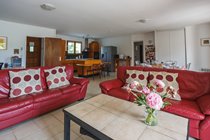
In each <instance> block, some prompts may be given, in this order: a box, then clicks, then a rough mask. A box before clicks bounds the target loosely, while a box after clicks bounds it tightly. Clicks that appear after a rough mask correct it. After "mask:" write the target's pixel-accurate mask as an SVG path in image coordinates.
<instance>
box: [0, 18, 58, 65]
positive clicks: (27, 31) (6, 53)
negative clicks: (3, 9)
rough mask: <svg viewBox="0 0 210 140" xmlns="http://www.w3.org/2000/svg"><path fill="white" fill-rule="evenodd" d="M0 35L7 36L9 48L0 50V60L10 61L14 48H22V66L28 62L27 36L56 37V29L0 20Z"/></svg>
mask: <svg viewBox="0 0 210 140" xmlns="http://www.w3.org/2000/svg"><path fill="white" fill-rule="evenodd" d="M0 36H6V37H7V39H8V40H7V50H0V61H1V62H9V63H10V58H11V56H14V49H20V54H19V56H20V57H21V58H22V66H24V67H25V63H26V52H25V51H26V37H27V36H33V37H55V36H56V30H55V29H50V28H44V27H39V26H32V25H26V24H20V23H14V22H7V21H3V20H0Z"/></svg>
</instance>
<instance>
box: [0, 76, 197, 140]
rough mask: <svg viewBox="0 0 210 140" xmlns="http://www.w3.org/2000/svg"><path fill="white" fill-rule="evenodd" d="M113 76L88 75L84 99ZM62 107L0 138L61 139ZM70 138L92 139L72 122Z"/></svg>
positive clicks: (7, 131) (15, 128) (25, 123)
mask: <svg viewBox="0 0 210 140" xmlns="http://www.w3.org/2000/svg"><path fill="white" fill-rule="evenodd" d="M114 77H115V73H111V76H106V77H102V78H101V79H100V78H99V77H97V76H96V77H95V80H93V79H92V78H91V77H90V78H89V79H90V84H89V86H88V90H87V96H86V99H87V98H90V97H92V96H96V95H97V94H100V92H101V91H100V88H99V83H100V82H101V81H104V80H109V79H113V78H114ZM62 109H63V108H60V109H58V110H55V111H53V112H50V113H47V114H45V115H42V116H40V117H36V118H33V119H30V120H28V121H25V122H22V123H19V124H17V125H15V126H12V127H9V128H7V129H4V130H1V131H0V140H63V129H64V128H63V122H64V120H63V118H64V115H63V111H62ZM81 111H84V110H81ZM119 111H122V110H119ZM84 113H85V112H84ZM71 140H92V139H91V138H89V137H88V136H84V135H81V134H80V133H79V126H78V125H77V124H75V123H73V122H72V123H71ZM192 140H193V139H192Z"/></svg>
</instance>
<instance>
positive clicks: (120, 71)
mask: <svg viewBox="0 0 210 140" xmlns="http://www.w3.org/2000/svg"><path fill="white" fill-rule="evenodd" d="M143 69H144V67H141V66H139V67H130V66H119V67H118V68H117V79H119V80H121V81H123V82H124V83H125V82H126V81H125V80H126V70H140V71H143Z"/></svg>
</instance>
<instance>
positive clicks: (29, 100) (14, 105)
mask: <svg viewBox="0 0 210 140" xmlns="http://www.w3.org/2000/svg"><path fill="white" fill-rule="evenodd" d="M31 104H33V97H32V96H30V95H23V96H20V97H17V98H5V99H0V114H2V113H5V112H10V111H13V110H18V109H20V108H23V107H25V106H28V105H31Z"/></svg>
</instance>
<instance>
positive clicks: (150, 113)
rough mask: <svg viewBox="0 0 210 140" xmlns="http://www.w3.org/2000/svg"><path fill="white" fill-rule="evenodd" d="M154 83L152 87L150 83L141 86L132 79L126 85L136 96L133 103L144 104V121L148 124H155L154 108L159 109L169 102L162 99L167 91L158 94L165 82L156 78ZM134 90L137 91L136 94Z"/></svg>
mask: <svg viewBox="0 0 210 140" xmlns="http://www.w3.org/2000/svg"><path fill="white" fill-rule="evenodd" d="M154 85H155V86H154V87H153V86H151V85H148V86H142V85H140V84H139V83H138V82H136V81H133V82H132V83H131V84H129V85H128V86H127V87H128V88H127V90H128V92H130V93H132V94H133V95H134V96H135V97H136V98H135V101H134V103H136V104H138V105H139V106H141V105H144V106H145V107H146V113H147V116H146V120H145V123H146V124H148V125H156V124H157V118H156V115H155V112H156V110H160V109H161V108H164V107H165V106H166V105H169V104H170V103H169V102H164V101H163V98H165V97H166V95H167V93H166V94H164V95H160V94H159V93H160V92H162V91H163V90H164V87H165V84H164V83H163V82H162V81H161V80H156V81H155V82H154ZM134 89H135V90H134ZM169 90H170V89H169ZM136 91H138V94H137V93H136ZM139 93H140V94H139Z"/></svg>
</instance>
